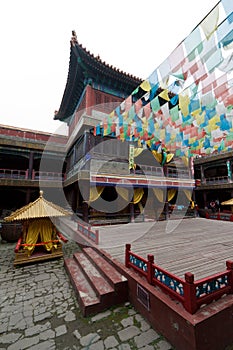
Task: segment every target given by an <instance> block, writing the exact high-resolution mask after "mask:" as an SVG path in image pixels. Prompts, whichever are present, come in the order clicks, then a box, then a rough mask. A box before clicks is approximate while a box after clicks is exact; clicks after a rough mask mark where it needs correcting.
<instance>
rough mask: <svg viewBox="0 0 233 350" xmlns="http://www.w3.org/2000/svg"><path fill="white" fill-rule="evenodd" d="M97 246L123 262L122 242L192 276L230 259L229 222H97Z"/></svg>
mask: <svg viewBox="0 0 233 350" xmlns="http://www.w3.org/2000/svg"><path fill="white" fill-rule="evenodd" d="M98 229H99V248H102V249H103V250H105V251H106V252H108V253H109V254H110V255H111V256H112V257H113V258H115V259H117V260H119V261H121V262H122V263H124V252H125V244H126V243H130V244H131V250H132V251H133V252H134V253H136V254H138V255H140V256H142V257H145V258H146V257H147V254H154V257H155V263H156V264H157V265H159V266H161V267H163V268H164V269H167V270H168V271H169V272H172V273H174V274H176V275H177V276H179V277H181V278H183V277H184V274H185V272H191V273H193V274H194V275H195V280H197V279H200V278H203V277H207V276H210V275H212V274H215V273H217V272H222V271H224V270H225V269H226V260H233V223H232V222H225V221H217V220H207V219H204V218H186V219H180V220H179V219H177V220H168V221H158V222H144V223H132V224H125V225H117V226H100V227H98Z"/></svg>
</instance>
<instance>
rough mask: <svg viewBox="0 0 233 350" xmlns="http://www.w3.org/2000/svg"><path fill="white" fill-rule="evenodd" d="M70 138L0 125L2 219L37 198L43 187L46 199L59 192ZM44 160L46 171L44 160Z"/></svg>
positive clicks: (56, 196)
mask: <svg viewBox="0 0 233 350" xmlns="http://www.w3.org/2000/svg"><path fill="white" fill-rule="evenodd" d="M66 142H67V137H66V136H63V135H51V134H49V133H45V132H40V131H34V130H28V129H23V128H17V127H12V126H6V125H0V160H1V166H0V216H1V217H4V216H5V215H6V213H7V214H8V213H9V212H11V211H14V210H16V209H18V208H20V207H22V206H23V205H26V204H28V203H29V202H31V201H33V200H35V199H36V198H38V195H39V190H40V189H41V188H42V187H43V189H44V193H45V196H47V195H48V194H50V195H51V194H52V193H53V197H55V198H57V202H58V203H59V202H60V199H59V198H60V196H59V194H58V192H61V188H62V186H61V184H62V183H63V180H64V176H65V173H64V171H65V163H64V164H63V165H62V169H61V166H60V159H61V157H62V155H63V154H64V155H65V144H66ZM42 159H43V164H44V165H45V164H46V165H45V166H43V169H42V168H41V160H42Z"/></svg>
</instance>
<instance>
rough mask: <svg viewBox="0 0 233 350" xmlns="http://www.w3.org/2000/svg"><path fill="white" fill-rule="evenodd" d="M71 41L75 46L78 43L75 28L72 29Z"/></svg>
mask: <svg viewBox="0 0 233 350" xmlns="http://www.w3.org/2000/svg"><path fill="white" fill-rule="evenodd" d="M70 42H71V44H72V45H73V46H75V44H77V43H78V39H77V34H76V31H75V30H72V37H71V40H70Z"/></svg>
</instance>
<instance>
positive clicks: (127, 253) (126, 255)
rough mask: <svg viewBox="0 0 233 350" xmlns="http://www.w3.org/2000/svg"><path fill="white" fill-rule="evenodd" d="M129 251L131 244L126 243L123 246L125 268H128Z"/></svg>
mask: <svg viewBox="0 0 233 350" xmlns="http://www.w3.org/2000/svg"><path fill="white" fill-rule="evenodd" d="M130 249H131V244H129V243H127V244H126V245H125V266H126V267H129V252H130Z"/></svg>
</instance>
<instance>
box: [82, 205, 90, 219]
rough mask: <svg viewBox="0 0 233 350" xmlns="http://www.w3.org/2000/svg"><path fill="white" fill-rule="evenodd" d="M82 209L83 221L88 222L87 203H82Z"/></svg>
mask: <svg viewBox="0 0 233 350" xmlns="http://www.w3.org/2000/svg"><path fill="white" fill-rule="evenodd" d="M82 209H83V210H82V211H83V221H85V222H89V218H88V214H89V206H88V203H86V202H83V205H82Z"/></svg>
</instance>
